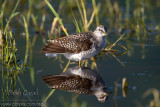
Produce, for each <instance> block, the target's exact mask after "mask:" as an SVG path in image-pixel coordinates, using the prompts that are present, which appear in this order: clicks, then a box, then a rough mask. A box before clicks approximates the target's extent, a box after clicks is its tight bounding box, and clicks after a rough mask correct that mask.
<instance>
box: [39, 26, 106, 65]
mask: <svg viewBox="0 0 160 107" xmlns="http://www.w3.org/2000/svg"><path fill="white" fill-rule="evenodd" d="M106 35H108V34H107V33H106V30H105V27H104V26H103V25H99V26H97V28H96V29H95V30H94V31H93V32H91V31H90V32H83V33H75V34H71V35H69V36H65V37H60V38H57V39H51V40H48V41H49V43H47V44H46V45H44V46H43V48H42V49H41V53H44V54H45V55H46V56H57V54H62V55H64V56H65V57H66V58H67V59H69V60H73V61H79V62H80V61H81V60H84V59H90V58H91V57H93V56H95V55H97V54H98V53H99V52H100V51H101V49H102V48H103V47H104V46H105V45H106V40H105V36H106ZM79 64H80V63H79Z"/></svg>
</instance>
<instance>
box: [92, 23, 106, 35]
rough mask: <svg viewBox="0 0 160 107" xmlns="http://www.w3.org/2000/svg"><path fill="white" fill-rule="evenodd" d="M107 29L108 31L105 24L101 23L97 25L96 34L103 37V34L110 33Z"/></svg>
mask: <svg viewBox="0 0 160 107" xmlns="http://www.w3.org/2000/svg"><path fill="white" fill-rule="evenodd" d="M106 31H107V29H106V28H105V27H104V26H103V25H99V26H97V28H96V30H95V31H94V34H96V35H97V36H101V37H103V36H106V35H108V34H107V33H106Z"/></svg>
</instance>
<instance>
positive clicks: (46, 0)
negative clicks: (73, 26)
mask: <svg viewBox="0 0 160 107" xmlns="http://www.w3.org/2000/svg"><path fill="white" fill-rule="evenodd" d="M44 1H45V2H46V4H47V5H48V7H49V8H50V10H51V11H52V13H53V14H54V15H55V16H56V17H57V18H58V21H59V23H60V24H61V26H62V29H63V31H64V33H65V34H66V35H67V36H68V33H67V31H66V30H65V29H64V24H63V22H62V20H61V18H60V17H59V15H58V14H57V12H56V11H55V9H54V8H53V7H52V5H51V4H50V3H49V2H48V0H44Z"/></svg>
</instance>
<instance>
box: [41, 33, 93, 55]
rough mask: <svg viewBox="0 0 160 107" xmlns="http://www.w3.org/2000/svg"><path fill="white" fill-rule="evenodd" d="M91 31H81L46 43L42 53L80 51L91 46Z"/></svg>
mask: <svg viewBox="0 0 160 107" xmlns="http://www.w3.org/2000/svg"><path fill="white" fill-rule="evenodd" d="M90 38H91V32H88V33H85V34H84V33H79V34H76V35H74V34H73V35H70V36H66V37H62V38H58V39H54V40H50V43H48V44H46V45H45V46H44V47H43V48H42V51H41V53H79V52H80V51H85V50H88V49H90V48H91V45H92V41H91V39H90Z"/></svg>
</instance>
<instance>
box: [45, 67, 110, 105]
mask: <svg viewBox="0 0 160 107" xmlns="http://www.w3.org/2000/svg"><path fill="white" fill-rule="evenodd" d="M42 79H43V81H44V82H45V83H46V84H47V85H48V86H49V87H50V88H52V89H59V90H65V91H68V92H74V93H77V94H84V95H95V96H96V97H97V100H98V101H100V102H105V101H106V99H107V98H108V96H109V93H108V92H106V89H107V88H106V85H105V82H104V80H103V79H102V77H101V76H100V75H99V74H98V73H97V72H96V71H95V70H92V69H90V68H87V67H83V68H79V67H78V66H76V67H71V68H68V69H67V71H66V72H63V73H61V74H60V75H48V76H42Z"/></svg>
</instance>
